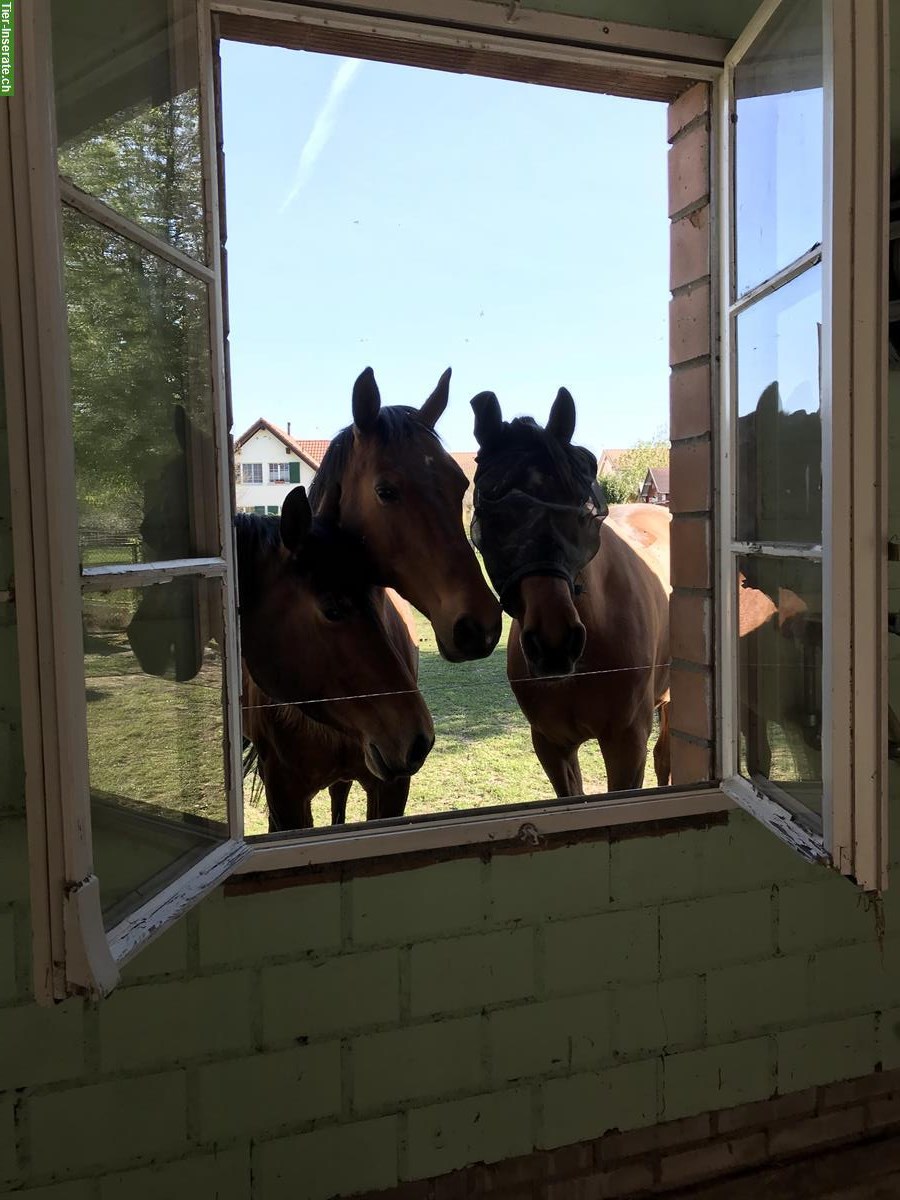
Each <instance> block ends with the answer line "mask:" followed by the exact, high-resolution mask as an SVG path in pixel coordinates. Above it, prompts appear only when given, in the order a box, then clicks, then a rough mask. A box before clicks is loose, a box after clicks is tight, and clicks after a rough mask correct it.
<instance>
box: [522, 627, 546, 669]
mask: <svg viewBox="0 0 900 1200" xmlns="http://www.w3.org/2000/svg"><path fill="white" fill-rule="evenodd" d="M522 653H523V654H524V655H525V657H526V658H527V659H528V661H529V662H531V663H536V662H540V660H541V657H542V654H543V649H542V647H541V639H540V638H539V637H538V635H537V634H536V633H535V632H534V631H533V630H532V629H526V630H524V632H523V633H522Z"/></svg>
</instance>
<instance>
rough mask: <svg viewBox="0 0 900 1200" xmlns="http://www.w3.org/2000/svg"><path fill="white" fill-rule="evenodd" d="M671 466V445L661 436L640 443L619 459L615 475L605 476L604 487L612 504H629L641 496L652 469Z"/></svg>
mask: <svg viewBox="0 0 900 1200" xmlns="http://www.w3.org/2000/svg"><path fill="white" fill-rule="evenodd" d="M668 465H669V443H668V441H667V440H666V439H664V438H663V437H662V436H661V435H660V434H657V435H656V437H655V438H653V440H651V441H640V442H638V443H637V445H636V446H634V447H633V448H632V449H631V450H626V451H625V453H624V454H623V455H622V457H621V458H620V459H619V464H618V467H617V468H616V473H615V475H604V476H603V486H604V488H605V489H606V496H607V499H608V500H609V502H610V504H629V503H631V502H632V501H633V500H636V499H637V498H638V496H639V495H640V491H641V485H642V484H643V482H644V480H645V479H646V478H647V472H648V471H649V470H650V468H651V467H667V466H668Z"/></svg>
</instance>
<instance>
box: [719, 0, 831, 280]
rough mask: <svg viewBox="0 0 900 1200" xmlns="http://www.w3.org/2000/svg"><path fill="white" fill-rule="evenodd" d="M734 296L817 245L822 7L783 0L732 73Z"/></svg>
mask: <svg viewBox="0 0 900 1200" xmlns="http://www.w3.org/2000/svg"><path fill="white" fill-rule="evenodd" d="M734 99H735V111H736V117H737V122H736V125H735V134H734V137H735V154H734V158H735V180H734V186H735V205H736V209H735V240H736V251H737V254H736V258H737V294H738V295H739V296H740V295H742V294H743V293H744V292H746V291H748V290H749V289H750V288H752V287H755V286H756V285H757V284H759V283H762V282H763V281H764V280H765V279H769V278H771V276H773V275H775V274H776V273H777V272H778V271H779V270H781V269H782V268H783V267H786V266H788V265H789V264H790V263H792V262H793V261H794V260H795V259H796V258H799V257H800V255H801V254H803V253H804V252H805V251H807V250H809V249H810V248H811V247H812V246H814V245H816V243H818V242H821V240H822V178H823V176H822V172H823V157H822V153H823V142H824V106H823V90H822V0H785V3H784V4H783V5H782V7H781V8H780V9H779V10H778V12H777V13H776V14H775V15H774V16H773V17H772V18H771V20H770V21H769V23H768V25H767V26H766V28H765V30H764V31H763V33H762V34H761V35H760V36H759V38H758V39H757V40H756V42H755V43H754V45H753V48H752V49H751V50H750V51H749V53H748V54H747V55H746V56H745V57H744V58H743V59H742V60H741V62H740V63H739V65H738V66H737V68H736V69H735V72H734Z"/></svg>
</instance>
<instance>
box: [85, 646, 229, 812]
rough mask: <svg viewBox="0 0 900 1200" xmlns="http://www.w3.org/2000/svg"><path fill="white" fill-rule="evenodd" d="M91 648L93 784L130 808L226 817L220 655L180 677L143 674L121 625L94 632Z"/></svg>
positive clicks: (88, 656)
mask: <svg viewBox="0 0 900 1200" xmlns="http://www.w3.org/2000/svg"><path fill="white" fill-rule="evenodd" d="M85 649H86V655H85V675H86V681H87V700H88V704H87V716H88V757H89V764H90V778H91V788H92V789H93V790H94V791H96V792H99V793H102V794H103V795H105V796H107V797H112V796H115V797H116V798H117V802H118V803H119V804H120V805H122V806H123V807H126V808H132V809H135V810H140V811H144V812H147V813H156V814H159V815H172V814H179V815H180V814H191V815H193V816H198V817H203V818H205V819H206V820H210V821H219V822H221V821H224V820H225V815H226V814H225V796H224V765H223V755H222V712H221V695H222V691H221V688H222V673H221V665H220V663H219V660H218V655H217V654H216V653H214V652H213V651H209V652H207V657H206V662H205V663H204V666H203V668H202V670H201V671H200V673H199V674H198V675H197V676H196V677H195V678H194V679H193V680H191V681H190V683H175V682H173V681H172V680H169V679H159V678H157V677H156V676H154V675H145V674H144V673H143V672H142V671H141V670H140V669H139V668H138V666H137V663H136V662H135V659H134V656H133V655H132V653H131V650H130V648H129V646H128V640H127V638H126V636H125V634H124V633H121V632H119V631H115V630H113V631H104V630H97V631H96V632H92V633H90V634H88V637H87V644H86V647H85Z"/></svg>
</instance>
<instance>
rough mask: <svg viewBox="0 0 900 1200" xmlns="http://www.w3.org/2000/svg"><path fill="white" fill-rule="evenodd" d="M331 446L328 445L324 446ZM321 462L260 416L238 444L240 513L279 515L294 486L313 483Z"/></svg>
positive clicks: (289, 435)
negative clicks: (286, 497)
mask: <svg viewBox="0 0 900 1200" xmlns="http://www.w3.org/2000/svg"><path fill="white" fill-rule="evenodd" d="M324 444H325V445H327V443H324ZM318 466H319V460H318V459H315V458H313V457H312V455H311V454H310V453H309V452H308V451H307V450H305V449H304V447H303V444H302V443H300V442H297V441H295V440H294V439H293V438H292V437H291V432H290V427H288V429H287V431H285V430H284V429H279V428H278V426H277V425H273V424H272V423H271V422H270V421H267V420H266V419H265V417H260V418H259V420H258V421H254V423H253V424H252V425H251V426H250V428H249V429H247V430H245V431H244V433H242V434H241V436H240V437H239V438H237V439H236V441H235V443H234V480H235V495H236V505H237V509H238V511H239V512H255V513H266V514H269V515H275V514H277V513H280V512H281V505H282V503H283V501H284V498H285V496H286V495H287V494H288V492H289V491H290V490H291V488H292V487H296V486H297V484H298V483H302V484H303V485H304V486H305V487H307V488H308V487H309V485H310V484H311V483H312V481H313V479H314V477H315V474H316V471H317V470H318Z"/></svg>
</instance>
